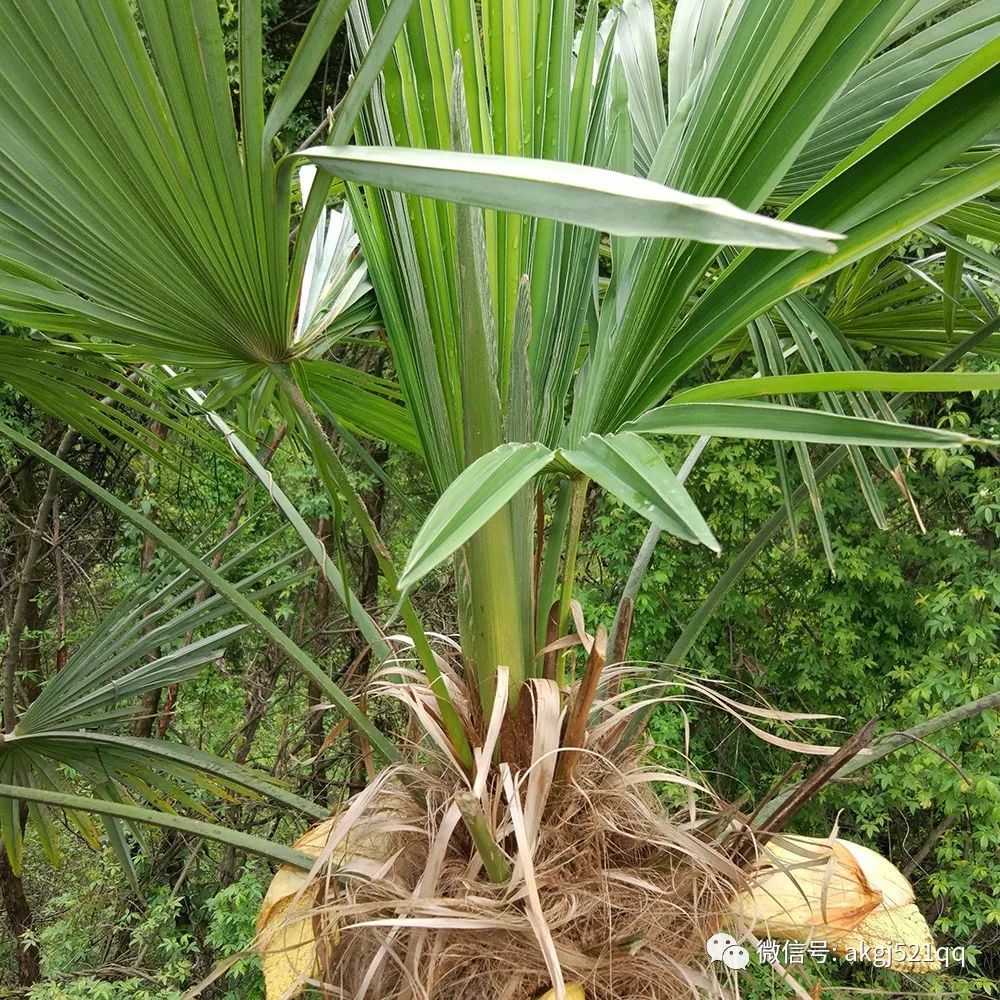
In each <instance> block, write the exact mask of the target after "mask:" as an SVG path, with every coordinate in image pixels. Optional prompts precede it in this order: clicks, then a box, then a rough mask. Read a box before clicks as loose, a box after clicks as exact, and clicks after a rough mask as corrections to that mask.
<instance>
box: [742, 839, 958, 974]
mask: <svg viewBox="0 0 1000 1000" xmlns="http://www.w3.org/2000/svg"><path fill="white" fill-rule="evenodd" d="M733 914H734V917H735V918H736V919H737V920H739V921H741V922H744V923H745V924H746V925H748V926H749V927H750V928H751V930H752V931H753V933H754V934H755V935H757V936H758V937H766V938H772V939H777V940H785V941H804V942H808V941H811V942H818V941H822V942H825V943H826V945H827V946H828V947H829V948H830V950H831V951H833V952H835V953H836V954H839V955H848V956H850V955H852V954H853V956H854V957H856V958H858V959H859V960H860V959H869V958H870V957H871V956H872V955H873V954H878V955H879V956H880V959H881V961H882V962H883V963H884V964H885V965H886V966H888V967H890V968H894V969H899V970H902V971H908V972H932V971H935V970H936V969H938V968H940V961H939V960H938V959H937V958H936V957H935V949H934V939H933V938H932V936H931V932H930V928H929V927H928V925H927V921H926V920H925V919H924V917H923V915H922V914H921V913H920V910H918V909H917V907H916V904H915V903H914V895H913V888H912V887H911V886H910V883H909V882H908V881H907V879H906V877H905V876H904V875H903V873H902V872H901V871H900V870H899V869H898V868H897V867H896V866H895V865H893V864H892V862H890V861H887V860H886V859H885V858H883V857H882V855H880V854H877V853H876V852H875V851H872V850H870V849H869V848H867V847H862V846H861V845H860V844H852V843H851V842H850V841H846V840H840V839H834V840H824V839H820V838H815V837H795V836H786V837H780V838H776V839H775V840H773V841H771V842H770V843H769V844H768V845H767V846H766V847H765V848H764V849H763V851H762V853H761V857H760V863H759V868H758V871H757V874H756V876H755V878H754V881H753V884H752V887H751V888H750V890H748V891H747V892H744V893H741V894H740V895H739V896H737V898H736V900H735V901H734V903H733Z"/></svg>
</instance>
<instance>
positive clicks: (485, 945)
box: [261, 680, 746, 1000]
mask: <svg viewBox="0 0 1000 1000" xmlns="http://www.w3.org/2000/svg"><path fill="white" fill-rule="evenodd" d="M388 687H391V685H390V686H388ZM406 687H407V691H406V694H405V697H404V700H405V701H407V702H408V703H409V704H411V705H412V704H413V703H414V702H415V701H419V702H422V703H424V704H429V703H428V702H427V701H426V697H427V696H426V695H425V693H424V692H422V691H420V690H418V687H417V686H416V685H413V684H409V685H407V686H406ZM499 689H500V690H501V691H502V690H503V689H504V685H503V683H501V684H500V685H499ZM388 693H402V692H393V691H391V690H389V692H388ZM521 701H522V704H523V703H525V702H528V703H529V704H530V705H531V706H532V711H531V712H530V713H528V719H527V721H528V722H529V723H530V725H531V727H532V728H533V732H531V733H530V740H529V742H530V745H531V747H532V752H531V754H530V758H529V759H528V760H524V759H522V760H521V761H518V762H516V763H511V764H505V763H501V764H497V763H496V762H495V760H494V758H495V756H502V755H497V754H495V750H496V743H497V742H499V739H500V731H501V727H500V726H496V727H495V728H494V730H493V731H494V732H495V736H496V739H495V740H494V741H493V743H492V745H491V739H490V737H489V736H488V737H487V739H486V740H485V742H486V743H487V746H485V747H483V748H482V752H481V753H480V754H479V755H478V760H479V765H480V771H479V772H478V773H477V774H476V775H475V776H474V778H473V788H472V791H473V793H474V794H475V795H477V796H478V798H479V800H480V802H481V804H482V808H483V813H484V815H485V816H486V818H487V821H488V823H489V825H490V827H491V830H492V832H493V834H494V835H495V838H496V842H497V843H498V845H499V846H500V847H501V849H502V850H503V851H504V852H505V854H506V856H507V858H508V860H509V863H510V868H511V870H512V875H511V878H510V880H509V882H507V883H506V884H503V885H496V884H494V883H492V882H491V881H490V880H489V879H488V878H487V876H486V873H485V871H484V869H483V865H482V862H481V859H480V857H479V855H478V853H477V851H476V848H475V845H474V842H473V838H472V837H471V836H470V835H469V833H468V832H467V830H466V828H465V826H464V825H463V823H462V821H461V817H460V814H459V811H458V809H457V807H456V806H455V804H454V801H455V795H456V793H457V792H460V791H464V790H468V788H469V781H468V778H467V777H465V776H464V775H462V774H460V773H459V772H458V771H457V770H456V769H455V768H454V767H452V766H451V763H450V761H449V759H448V758H447V757H446V756H445V755H444V754H442V753H440V752H439V751H438V750H437V749H436V748H438V747H440V745H441V744H440V742H439V741H438V740H437V739H436V738H435V734H430V736H431V738H430V739H429V740H428V741H427V743H426V744H425V747H424V749H423V751H422V755H421V759H420V760H419V762H418V763H416V764H407V765H400V766H398V767H396V768H395V769H393V770H392V771H391V772H389V773H388V774H385V775H383V776H381V780H380V782H379V787H378V788H377V789H376V790H375V791H374V792H371V791H369V793H368V798H367V801H366V802H364V803H361V805H360V808H359V803H358V802H357V801H352V803H349V804H348V808H350V809H351V810H353V815H352V816H351V817H350V820H349V821H346V817H345V813H341V814H339V815H340V821H338V818H337V817H335V818H334V819H333V820H331V821H328V824H324V826H327V827H328V829H327V831H326V835H327V842H326V845H325V847H324V848H323V851H322V855H321V860H320V862H318V864H317V868H316V870H315V871H314V874H313V877H312V879H311V881H308V882H307V885H308V886H316V885H320V886H321V887H322V891H321V892H320V891H317V892H314V893H313V892H312V890H311V889H306V890H304V891H303V890H301V889H300V890H299V897H300V898H299V907H300V908H299V910H298V911H297V912H293V914H292V916H290V917H288V916H286V917H285V919H284V923H285V928H284V930H282V931H278V930H276V927H278V926H280V924H281V921H275V926H273V927H267V926H266V925H267V921H262V927H264V930H265V934H264V936H263V937H262V944H261V947H262V950H263V952H264V955H265V964H267V963H268V962H270V964H271V967H272V969H274V968H275V967H276V966H279V965H280V963H281V953H282V952H281V949H282V947H284V945H283V944H282V942H283V941H284V940H285V938H287V940H288V942H289V946H288V950H287V952H285V954H286V955H287V956H288V957H289V959H291V958H292V957H294V959H295V961H296V962H298V966H297V968H295V967H293V966H294V964H295V963H294V962H292V961H288V962H287V963H286V964H287V965H288V966H289V970H290V973H289V974H287V975H285V976H282V977H278V976H275V977H273V982H274V983H279V982H280V984H281V988H282V990H283V992H284V993H285V995H287V996H293V995H294V993H295V987H294V985H293V983H292V982H291V973H296V974H297V975H299V977H300V978H301V977H302V976H305V977H306V980H305V981H307V982H312V983H313V984H314V985H316V986H322V987H323V988H324V989H325V990H326V995H327V996H330V997H344V998H351V1000H362V998H372V1000H376V998H378V1000H381V998H398V1000H418V998H419V1000H422V998H435V1000H484V998H486V997H490V998H492V997H498V998H507V1000H530V998H533V997H536V996H538V995H540V994H542V993H544V992H545V991H546V990H548V989H549V988H550V987H552V986H553V985H555V984H556V983H557V981H558V980H560V979H561V980H562V981H563V982H564V983H567V984H568V983H573V982H575V983H579V984H580V986H582V988H583V990H584V991H585V994H586V997H587V998H588V1000H640V998H642V1000H673V998H680V997H689V996H696V995H697V996H712V995H721V993H722V986H721V984H719V983H718V982H717V981H716V979H715V977H714V973H713V971H712V968H711V967H710V964H709V963H708V961H707V959H706V952H705V941H706V940H707V938H708V937H710V936H711V935H712V934H713V933H714V932H715V931H716V930H717V929H718V928H719V926H720V924H721V923H722V921H723V919H724V918H725V917H726V915H727V914H728V911H729V907H730V903H731V901H732V899H733V898H734V897H735V896H736V895H737V894H738V893H739V892H740V891H742V890H744V889H745V888H746V883H745V880H744V877H743V875H742V874H741V872H740V871H739V869H738V868H737V866H735V865H734V864H733V863H732V862H731V861H730V860H729V859H728V858H727V857H726V856H725V854H724V853H722V852H721V851H719V850H718V848H717V847H716V846H715V845H714V844H713V843H712V842H711V840H710V839H709V837H708V836H706V835H705V834H704V833H702V832H700V827H701V825H702V824H701V822H700V821H701V820H702V819H704V816H702V815H696V816H693V815H692V814H691V813H690V812H689V810H688V809H687V808H686V809H685V811H684V814H683V816H669V815H666V814H665V813H664V811H663V805H662V802H660V801H658V799H657V797H656V795H655V794H654V792H653V790H652V788H651V783H652V782H654V781H661V780H669V779H670V777H671V775H669V774H668V773H666V772H664V771H663V770H662V769H658V770H656V771H652V770H650V769H648V768H646V767H644V766H643V762H642V760H641V754H640V752H639V751H630V752H627V753H621V752H617V751H615V750H614V742H615V740H616V733H617V732H618V731H620V727H615V726H602V727H600V730H599V732H600V733H601V734H606V736H605V738H603V739H602V738H601V736H599V735H597V736H595V734H594V733H591V736H590V737H589V738H588V740H587V743H586V745H585V747H584V749H582V750H580V751H579V752H578V758H577V760H576V763H575V767H574V769H573V771H572V778H571V780H568V781H564V780H556V778H555V770H556V767H555V765H556V759H557V755H558V753H559V752H561V751H560V750H559V733H560V727H561V723H562V718H561V715H562V712H561V708H560V699H559V697H558V692H557V691H556V690H555V686H554V684H553V683H552V682H550V681H544V680H542V681H534V682H529V684H528V685H527V686H526V690H525V692H523V693H522V698H521ZM522 714H523V713H522ZM429 718H430V715H429V713H428V714H424V715H423V720H424V722H425V723H426V722H427V720H428V719H429ZM676 780H677V781H678V782H680V783H681V784H689V783H690V782H689V780H688V779H686V778H684V777H683V776H682V775H677V776H676ZM362 794H364V793H362ZM348 833H349V838H347V839H346V840H345V837H346V835H347V834H348ZM331 834H332V835H333V836H332V838H331V836H330V835H331ZM314 840H315V831H314ZM373 845H377V849H375V848H373ZM373 854H377V855H378V857H372V855H373ZM310 893H312V894H311V895H310ZM272 907H273V901H272ZM282 912H283V913H287V912H288V910H287V909H286V910H283V911H282ZM296 919H297V920H299V921H300V922H302V921H304V920H310V921H311V924H310V925H309V933H310V934H312V935H314V936H315V939H316V942H317V946H316V947H315V949H314V954H310V962H309V963H307V964H309V965H310V967H309V968H303V967H302V963H301V959H302V954H303V953H302V951H301V950H300V949H299V950H296V949H295V948H293V947H291V944H292V943H294V944H295V945H296V946H298V945H299V944H300V942H301V935H296V934H295V933H293V932H292V933H290V932H289V928H288V924H289V923H290V922H291V921H293V920H296ZM267 934H273V935H276V936H275V937H274V938H272V941H274V942H276V946H271V947H270V950H269V945H268V943H267ZM281 934H284V935H285V938H282V937H280V936H278V935H281ZM270 995H271V996H272V997H273V998H275V1000H276V998H277V997H279V996H280V995H281V993H278V992H273V991H272V993H271V994H270Z"/></svg>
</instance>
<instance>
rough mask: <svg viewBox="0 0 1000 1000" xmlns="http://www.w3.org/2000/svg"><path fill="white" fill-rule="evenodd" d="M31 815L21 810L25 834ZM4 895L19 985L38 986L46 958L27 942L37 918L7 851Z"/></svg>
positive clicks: (0, 887)
mask: <svg viewBox="0 0 1000 1000" xmlns="http://www.w3.org/2000/svg"><path fill="white" fill-rule="evenodd" d="M27 816H28V812H27V809H26V808H24V807H23V806H22V807H21V829H22V831H23V829H24V825H25V821H26V820H27ZM0 895H2V896H3V905H4V909H5V910H6V911H7V926H8V927H9V928H10V933H11V937H12V938H13V939H14V948H15V951H16V953H17V982H18V985H19V986H21V987H25V988H26V987H29V986H34V985H35V983H37V982H38V981H39V980H40V979H41V978H42V959H41V954H40V953H39V951H38V946H37V945H35V944H31V943H29V942H27V941H26V940H25V938H24V935H25V934H26V933H29V932H30V931H32V930H33V929H34V919H33V918H32V915H31V907H30V905H29V904H28V898H27V896H26V895H25V894H24V880H23V879H22V878H21V876H20V875H18V874H17V872H15V871H14V869H13V868H12V867H11V864H10V860H9V859H8V858H7V852H6V851H4V850H2V849H0Z"/></svg>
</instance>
